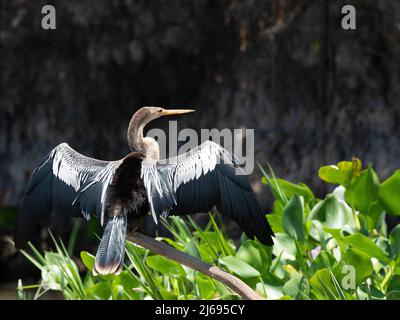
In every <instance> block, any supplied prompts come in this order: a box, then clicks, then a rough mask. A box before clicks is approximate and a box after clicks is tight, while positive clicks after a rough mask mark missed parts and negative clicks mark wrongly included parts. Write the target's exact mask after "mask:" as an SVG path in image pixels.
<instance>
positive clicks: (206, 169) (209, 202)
mask: <svg viewBox="0 0 400 320" xmlns="http://www.w3.org/2000/svg"><path fill="white" fill-rule="evenodd" d="M240 171H241V169H240V165H239V164H238V161H237V160H236V159H235V157H234V156H232V155H231V154H230V153H229V152H228V151H227V150H225V149H224V148H222V147H221V146H220V145H218V144H216V143H214V142H212V141H206V142H204V143H203V144H201V145H200V146H198V147H196V148H194V149H192V150H190V151H188V152H186V153H184V154H182V155H179V156H177V157H174V158H170V159H168V160H167V161H166V163H164V161H162V160H159V161H143V162H142V177H143V180H144V184H145V186H146V190H147V193H148V200H149V204H150V209H151V213H152V214H153V217H154V219H155V220H156V221H157V216H158V215H169V214H172V215H186V214H191V213H197V212H208V211H210V210H211V209H212V208H213V207H214V206H216V208H217V209H218V210H219V211H220V212H221V214H223V215H225V216H227V217H229V218H230V219H232V220H233V221H235V222H236V223H237V224H238V225H239V226H240V227H241V228H242V229H243V231H244V232H245V233H246V234H247V235H248V236H249V237H250V238H254V237H257V238H258V240H260V241H261V242H262V243H264V244H266V245H271V244H272V243H273V240H272V236H273V235H274V233H273V231H272V229H271V227H270V225H269V224H268V220H267V218H266V217H265V214H264V212H263V210H262V208H261V207H260V205H259V203H258V200H257V197H256V195H255V194H254V191H253V190H252V188H251V186H250V183H249V182H248V180H247V178H246V177H245V176H244V175H243V174H242V172H240ZM239 173H240V174H239Z"/></svg>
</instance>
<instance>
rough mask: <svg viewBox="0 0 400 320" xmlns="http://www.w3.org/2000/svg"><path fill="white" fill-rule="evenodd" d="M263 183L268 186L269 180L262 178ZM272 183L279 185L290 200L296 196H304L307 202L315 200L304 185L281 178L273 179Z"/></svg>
mask: <svg viewBox="0 0 400 320" xmlns="http://www.w3.org/2000/svg"><path fill="white" fill-rule="evenodd" d="M261 181H262V182H263V183H265V184H267V180H266V178H265V177H264V178H262V180H261ZM271 182H272V183H274V184H279V185H280V187H281V189H282V190H283V192H284V193H285V194H286V197H287V198H288V199H290V198H291V197H293V196H294V195H295V194H297V195H300V196H303V197H304V199H305V200H306V202H308V201H310V200H311V199H314V198H315V196H314V193H313V192H312V191H311V189H310V188H309V187H308V186H307V185H305V184H304V183H299V184H294V183H292V182H289V181H287V180H284V179H280V178H272V179H271Z"/></svg>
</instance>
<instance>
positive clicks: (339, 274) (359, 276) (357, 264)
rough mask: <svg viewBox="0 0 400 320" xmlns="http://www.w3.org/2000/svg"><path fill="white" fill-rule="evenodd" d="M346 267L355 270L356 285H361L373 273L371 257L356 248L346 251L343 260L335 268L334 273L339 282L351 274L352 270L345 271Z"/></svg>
mask: <svg viewBox="0 0 400 320" xmlns="http://www.w3.org/2000/svg"><path fill="white" fill-rule="evenodd" d="M346 266H349V267H353V268H354V271H355V274H354V275H355V284H356V285H359V284H360V283H361V282H362V281H363V280H365V279H366V278H367V277H369V276H370V275H371V274H372V272H373V267H372V262H371V257H370V256H369V255H368V254H366V253H364V252H362V251H360V250H358V249H354V248H348V249H347V250H346V251H345V253H344V255H343V257H342V259H341V260H340V261H339V262H338V263H336V264H335V266H334V267H333V273H334V274H335V277H336V278H337V279H338V280H339V281H342V280H343V278H344V277H345V276H346V275H348V274H349V272H348V271H349V270H350V269H349V270H347V269H345V268H346ZM350 271H351V270H350ZM352 289H355V288H352Z"/></svg>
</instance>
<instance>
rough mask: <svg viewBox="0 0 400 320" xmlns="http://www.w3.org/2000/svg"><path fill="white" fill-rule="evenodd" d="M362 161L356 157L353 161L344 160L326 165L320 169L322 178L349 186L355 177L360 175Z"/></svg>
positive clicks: (319, 173)
mask: <svg viewBox="0 0 400 320" xmlns="http://www.w3.org/2000/svg"><path fill="white" fill-rule="evenodd" d="M360 171H361V161H360V160H359V159H357V158H354V159H353V161H342V162H339V163H338V164H337V165H336V166H334V165H330V166H324V167H321V168H320V169H319V171H318V176H319V177H320V179H321V180H323V181H325V182H328V183H331V184H340V185H342V186H344V187H346V188H347V186H348V185H349V184H350V182H351V179H352V178H353V177H357V176H359V175H360Z"/></svg>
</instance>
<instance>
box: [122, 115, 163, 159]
mask: <svg viewBox="0 0 400 320" xmlns="http://www.w3.org/2000/svg"><path fill="white" fill-rule="evenodd" d="M149 121H150V120H149V119H148V118H147V117H146V115H145V114H143V113H142V112H141V111H140V110H139V111H138V112H136V113H135V114H134V115H133V117H132V119H131V121H130V122H129V127H128V133H127V138H128V145H129V148H130V149H131V151H134V152H141V153H144V154H145V155H146V158H149V159H153V160H158V159H159V158H160V152H159V147H158V143H157V142H156V141H155V140H154V139H153V138H150V137H143V130H144V127H145V126H146V124H147V123H149Z"/></svg>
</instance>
